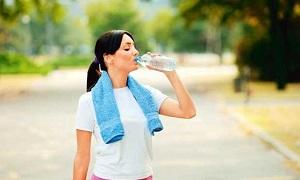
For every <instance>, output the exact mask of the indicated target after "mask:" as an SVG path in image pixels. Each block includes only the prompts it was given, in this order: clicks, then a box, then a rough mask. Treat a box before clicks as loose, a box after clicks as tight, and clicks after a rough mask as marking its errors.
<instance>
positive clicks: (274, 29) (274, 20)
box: [268, 0, 287, 90]
mask: <svg viewBox="0 0 300 180" xmlns="http://www.w3.org/2000/svg"><path fill="white" fill-rule="evenodd" d="M268 9H269V13H270V15H269V18H270V23H271V24H270V27H269V31H270V40H271V54H272V59H273V60H274V63H275V71H276V72H275V75H276V84H277V89H278V90H284V89H285V87H286V83H287V68H286V47H285V46H284V38H283V33H282V31H281V28H280V20H279V15H278V14H279V2H278V0H268Z"/></svg>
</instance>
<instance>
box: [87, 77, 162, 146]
mask: <svg viewBox="0 0 300 180" xmlns="http://www.w3.org/2000/svg"><path fill="white" fill-rule="evenodd" d="M127 85H128V88H129V89H130V91H131V93H132V94H133V96H134V97H135V99H136V101H137V103H138V104H139V106H140V107H141V109H142V110H143V113H144V115H145V117H146V119H147V125H148V129H149V131H150V133H151V134H152V135H154V132H158V131H161V130H162V129H163V126H162V124H161V122H160V120H159V115H158V112H157V105H156V103H155V102H154V99H153V97H152V95H151V92H150V91H149V90H148V89H146V88H144V87H143V86H142V85H140V84H139V83H138V82H137V81H136V80H135V79H134V78H132V77H131V76H128V78H127ZM91 92H92V99H93V104H94V108H95V112H96V119H97V123H98V125H99V128H100V132H101V136H102V139H103V141H104V142H105V143H106V144H109V143H113V142H116V141H119V140H121V139H122V137H123V136H124V128H123V125H122V123H121V119H120V113H119V110H118V107H117V103H116V100H115V96H114V92H113V87H112V82H111V79H110V78H109V75H108V73H107V72H106V71H102V74H101V77H100V79H99V80H98V82H97V83H96V85H95V86H94V87H93V88H92V90H91Z"/></svg>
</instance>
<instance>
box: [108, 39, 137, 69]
mask: <svg viewBox="0 0 300 180" xmlns="http://www.w3.org/2000/svg"><path fill="white" fill-rule="evenodd" d="M138 54H139V52H138V50H136V49H135V46H134V42H133V40H132V39H131V38H130V36H128V35H127V34H124V35H123V38H122V41H121V45H120V48H119V49H118V50H117V51H116V52H115V54H113V55H111V56H112V63H111V66H113V68H116V69H117V70H120V71H126V72H128V73H129V72H131V71H133V70H136V69H137V68H138V64H137V63H136V61H135V60H134V58H135V57H136V56H137V55H138Z"/></svg>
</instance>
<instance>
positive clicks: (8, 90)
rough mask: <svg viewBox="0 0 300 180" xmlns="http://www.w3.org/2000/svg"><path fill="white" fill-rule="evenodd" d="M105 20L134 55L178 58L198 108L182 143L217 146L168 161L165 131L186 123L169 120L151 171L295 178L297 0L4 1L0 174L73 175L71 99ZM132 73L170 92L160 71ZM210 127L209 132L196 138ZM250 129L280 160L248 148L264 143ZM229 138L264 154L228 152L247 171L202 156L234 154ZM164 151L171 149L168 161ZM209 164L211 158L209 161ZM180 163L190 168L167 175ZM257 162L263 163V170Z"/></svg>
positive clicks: (299, 80) (0, 16) (299, 150)
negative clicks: (123, 34)
mask: <svg viewBox="0 0 300 180" xmlns="http://www.w3.org/2000/svg"><path fill="white" fill-rule="evenodd" d="M111 29H125V30H128V31H129V32H131V33H132V34H133V35H134V37H135V41H136V45H137V48H138V49H139V51H140V54H143V53H145V52H148V51H151V52H160V53H163V54H166V55H169V56H171V57H174V58H176V61H177V65H178V68H177V71H178V73H179V74H180V76H181V78H182V80H183V82H184V84H185V85H186V86H187V88H188V89H189V91H190V92H191V93H192V96H193V98H194V100H195V103H196V104H197V107H198V109H199V112H198V114H199V115H198V116H197V117H196V118H194V120H192V121H191V123H193V124H194V125H195V126H194V127H195V129H189V128H187V129H185V130H188V132H194V133H197V137H199V138H200V140H201V141H200V142H198V140H199V139H194V140H191V142H190V143H191V144H188V145H186V146H184V147H186V148H188V146H192V147H195V148H196V149H197V148H199V146H201V147H203V146H204V147H205V146H207V144H205V143H204V142H207V141H210V140H212V141H216V144H219V145H218V146H217V145H216V144H215V145H211V148H212V149H213V150H212V149H210V150H207V151H204V152H202V151H200V150H199V151H197V153H196V152H186V149H185V150H184V149H182V151H184V152H186V153H191V154H193V153H194V155H195V156H193V157H186V156H183V157H182V158H183V159H181V160H182V161H180V163H179V162H178V164H177V165H178V166H176V162H177V161H174V159H177V158H178V156H179V155H178V154H176V152H174V153H173V155H172V153H170V152H164V151H163V150H161V149H163V148H158V147H161V146H164V145H165V146H164V147H166V148H167V147H168V146H167V145H170V144H168V142H170V137H173V136H172V134H171V133H172V132H173V131H172V130H174V129H176V128H178V126H180V127H185V126H186V127H188V126H190V125H189V123H188V122H185V123H183V124H181V122H180V123H179V122H175V124H172V123H171V122H172V120H171V121H167V123H166V124H167V125H166V127H169V129H168V128H166V131H167V133H166V134H167V135H166V136H165V137H163V136H164V135H161V136H160V137H159V138H161V140H157V149H155V151H156V154H158V155H157V156H158V157H159V158H158V159H156V160H157V164H155V169H157V171H158V174H157V177H158V178H157V179H182V178H180V177H181V176H180V175H182V177H184V179H243V178H246V179H259V178H263V179H297V178H300V176H299V172H300V166H299V165H300V159H299V154H300V0H219V1H214V0H210V1H206V0H185V1H184V0H126V1H124V0H112V1H109V0H52V1H46V0H0V100H1V101H0V112H1V113H0V114H1V115H0V140H1V145H0V178H1V179H41V178H40V177H43V179H70V177H71V169H72V160H73V156H74V151H75V147H76V146H75V134H74V129H72V128H73V127H74V116H75V112H76V108H77V103H78V98H79V96H80V95H81V94H83V93H84V92H85V83H86V82H85V81H86V71H87V68H88V66H89V64H90V63H91V61H92V60H93V57H94V55H93V51H94V44H95V41H96V40H97V38H98V37H99V36H100V35H101V34H102V33H103V32H105V31H108V30H111ZM133 75H134V76H136V78H138V79H139V80H140V81H142V82H145V83H148V84H152V85H153V86H156V87H158V88H159V89H161V90H162V91H163V92H165V93H166V94H168V95H170V96H174V92H173V91H172V88H171V87H170V85H169V84H168V82H167V80H166V79H164V77H161V75H160V74H159V73H157V72H152V71H147V70H145V69H139V70H138V71H137V72H134V73H133ZM207 107H209V109H208V110H207V109H206V108H207ZM208 114H210V115H208ZM166 119H167V118H166ZM212 119H215V121H214V120H212ZM233 119H235V120H233ZM241 119H243V120H241ZM197 120H198V121H197ZM211 122H215V123H214V124H210V123H211ZM232 122H235V124H238V125H234V124H232ZM169 123H170V124H169ZM178 123H179V124H178ZM223 123H225V126H224V124H223ZM228 123H229V124H228ZM205 124H209V125H205ZM240 125H241V126H242V127H243V128H241V126H240ZM197 127H198V128H197ZM228 127H231V128H232V127H236V128H237V134H238V135H237V134H235V133H234V134H231V133H230V132H231V130H232V129H231V130H230V129H223V131H224V132H223V131H222V132H223V133H222V134H218V132H219V133H220V132H221V131H218V128H221V129H222V128H228ZM253 127H255V128H253ZM172 128H174V129H172ZM216 129H217V130H216ZM254 129H260V130H261V131H259V132H258V131H256V130H254ZM215 130H216V131H217V132H216V131H215ZM219 130H220V129H219ZM211 131H213V132H214V133H215V134H214V135H213V134H211V135H212V136H208V135H207V136H205V135H204V136H203V134H205V133H207V134H210V133H212V132H211ZM234 132H235V131H234ZM238 132H243V133H245V134H246V135H245V136H244V135H240V134H239V133H238ZM168 133H170V134H169V135H168ZM183 133H186V132H185V131H184V132H183ZM253 134H254V135H255V136H257V137H258V138H257V139H260V140H263V143H262V144H263V145H262V146H263V147H265V145H266V144H267V147H270V146H271V147H272V148H271V149H272V152H273V151H276V152H278V154H281V156H282V157H284V158H283V159H280V158H279V159H278V157H277V155H275V156H276V157H274V156H273V155H270V151H271V150H270V148H266V149H267V150H266V149H264V148H262V149H263V150H262V149H260V150H257V152H258V151H259V152H260V154H259V155H258V154H255V152H253V151H250V149H251V148H253V147H260V143H261V142H254V144H252V143H253V142H252V141H251V143H250V141H249V139H248V138H252V136H251V135H253ZM265 134H267V136H268V138H263V136H264V135H265ZM198 135H199V136H198ZM231 135H232V136H233V137H238V138H242V139H243V138H244V139H243V141H242V142H244V143H245V142H247V143H249V144H248V145H249V147H248V148H249V152H248V151H247V152H248V153H250V154H251V153H253V154H252V155H253V156H256V157H267V158H268V159H260V160H257V161H251V160H249V159H243V158H245V154H244V153H245V152H240V154H239V153H237V152H236V155H235V156H234V157H231V158H235V159H236V160H240V161H241V162H239V161H237V162H235V163H233V166H232V169H230V170H236V169H237V168H238V167H244V169H242V170H241V171H240V173H236V172H235V171H232V172H231V171H227V172H223V171H221V169H224V168H225V167H228V164H222V163H220V162H219V160H217V159H213V158H211V157H210V158H209V157H207V156H206V155H207V154H205V153H208V152H209V153H212V152H214V153H216V154H214V155H220V157H222V158H225V156H230V155H232V154H231V153H229V152H228V154H219V153H221V150H220V149H223V148H224V147H220V144H223V145H224V144H226V142H227V140H228V139H227V140H224V138H225V137H228V136H230V137H231ZM248 136H251V137H248ZM193 137H194V136H193ZM212 137H214V138H213V139H209V138H212ZM222 138H223V139H222ZM206 140H207V141H206ZM220 142H221V143H220ZM242 142H237V141H235V143H236V144H231V145H229V146H228V148H234V147H240V146H241V145H242V144H243V143H242ZM274 142H276V143H274ZM166 143H167V144H166ZM174 143H176V141H174ZM177 143H178V142H177ZM197 143H198V145H199V146H197ZM201 143H204V144H201ZM278 144H279V145H278ZM173 145H174V146H176V147H177V146H180V144H173ZM243 147H244V146H243ZM216 149H218V150H219V151H215V150H216ZM241 149H243V148H242V147H241ZM283 149H284V150H283ZM255 151H256V150H255ZM164 153H166V154H171V155H170V157H169V158H170V159H169V160H168V163H166V162H164V160H165V159H164V158H166V157H168V156H167V155H166V154H164ZM178 153H179V152H178ZM196 154H197V155H196ZM223 155H224V156H223ZM198 156H199V158H198V159H197V158H195V157H198ZM203 157H206V160H207V163H203V161H201V159H202V160H203ZM216 157H217V156H216ZM222 158H221V159H222ZM156 160H155V161H156ZM252 160H253V159H252ZM192 161H195V163H194V164H193V165H191V164H189V163H187V162H192ZM211 161H212V162H213V161H214V162H216V164H217V163H218V164H219V165H218V166H210V165H211V164H210V163H208V162H211ZM184 162H185V163H184ZM199 162H200V164H199ZM201 162H202V163H201ZM243 163H245V164H243ZM26 164H29V166H26ZM41 164H42V165H41ZM257 164H260V165H261V166H257ZM182 165H184V166H186V167H190V168H189V169H186V170H184V168H183V170H182V171H181V173H180V171H178V173H177V174H176V173H174V172H173V170H172V168H180V167H181V166H182ZM214 165H215V164H214ZM243 165H245V166H243ZM255 166H256V167H255ZM191 167H193V168H191ZM230 167H231V166H230ZM262 167H263V169H271V170H270V171H264V173H266V174H260V173H258V171H260V170H261V169H262ZM164 168H165V169H164ZM168 168H169V169H168ZM205 168H207V169H205ZM251 168H253V169H251ZM255 168H258V169H255ZM272 168H273V169H272ZM201 169H202V170H203V171H201ZM208 169H209V170H208ZM213 169H217V170H218V172H219V173H216V172H215V171H212V170H213ZM225 169H226V168H225ZM64 170H65V171H64ZM205 170H207V171H205ZM251 170H253V171H251ZM37 172H39V173H37ZM41 172H45V174H43V173H41ZM54 172H57V173H54ZM171 172H172V174H173V173H174V177H172V178H171V177H170V173H171ZM197 172H199V174H197ZM229 172H231V173H229ZM218 174H219V175H220V176H218ZM221 175H222V176H221ZM201 177H202V178H201Z"/></svg>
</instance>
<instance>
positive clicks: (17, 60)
mask: <svg viewBox="0 0 300 180" xmlns="http://www.w3.org/2000/svg"><path fill="white" fill-rule="evenodd" d="M52 69H53V67H52V66H51V65H37V64H36V63H34V62H33V61H32V60H31V59H30V58H29V57H27V56H24V55H22V54H17V53H12V52H5V53H0V74H18V73H28V74H29V73H37V74H44V75H45V74H47V73H49V72H50V71H51V70H52Z"/></svg>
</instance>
